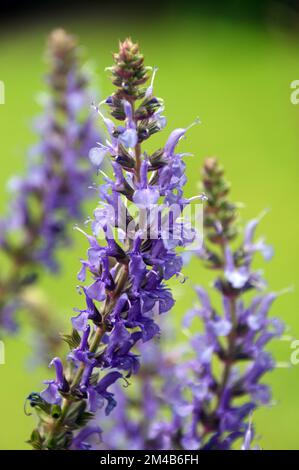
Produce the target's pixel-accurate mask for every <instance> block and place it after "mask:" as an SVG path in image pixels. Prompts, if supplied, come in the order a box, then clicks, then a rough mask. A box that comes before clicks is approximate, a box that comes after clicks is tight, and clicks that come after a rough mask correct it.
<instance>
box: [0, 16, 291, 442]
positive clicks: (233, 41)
mask: <svg viewBox="0 0 299 470" xmlns="http://www.w3.org/2000/svg"><path fill="white" fill-rule="evenodd" d="M183 13H184V14H183ZM185 13H186V12H182V11H181V10H180V9H173V10H162V11H160V12H159V13H157V14H155V12H153V11H152V10H149V11H145V12H144V14H142V15H139V16H138V17H137V16H132V15H130V14H128V12H126V14H125V15H124V16H122V11H121V10H119V11H118V12H116V13H115V14H112V13H109V11H108V12H107V11H105V12H101V10H100V9H99V10H96V11H93V10H89V9H88V8H86V9H85V11H84V12H81V13H80V14H76V13H72V12H71V11H68V12H66V13H59V12H58V11H57V12H56V13H55V12H54V13H53V12H52V14H51V16H48V15H39V16H38V17H37V18H36V19H35V20H34V19H32V17H30V16H28V15H27V16H25V17H24V18H25V20H23V19H22V18H23V17H22V16H20V17H19V18H18V19H16V20H15V21H13V20H12V19H10V22H9V23H7V25H6V27H2V28H1V41H0V58H1V67H0V80H2V81H3V82H4V83H5V91H6V97H5V98H6V102H5V105H1V106H0V128H1V139H0V158H1V166H0V188H1V196H0V209H1V213H3V211H4V210H5V204H6V201H7V198H8V196H7V194H6V191H5V184H6V181H7V179H8V178H9V177H11V176H12V175H14V174H15V173H20V172H22V171H23V169H24V166H25V151H26V149H27V148H28V146H29V145H30V144H31V143H33V142H34V141H35V137H34V135H33V134H32V132H31V130H30V118H31V117H32V116H34V115H35V114H36V113H37V112H38V111H39V107H38V105H37V103H36V101H35V99H34V97H35V95H36V92H37V91H39V90H42V89H43V86H42V83H41V81H42V76H43V75H44V73H45V64H44V62H43V60H42V54H43V46H44V43H45V38H46V35H47V33H48V32H49V31H50V29H51V28H53V27H57V26H63V27H65V28H67V29H68V30H69V31H71V32H73V33H75V34H76V35H77V36H79V38H80V42H81V44H83V45H84V46H85V48H86V50H85V56H86V57H88V58H91V59H93V61H94V63H95V64H96V71H97V77H98V81H97V85H98V87H100V90H101V95H102V96H106V95H107V94H108V93H109V91H110V90H111V84H110V82H109V80H108V78H107V76H106V74H105V72H104V68H105V67H106V66H109V65H110V64H111V51H113V50H115V49H116V47H117V42H118V40H119V39H123V38H124V37H125V36H127V35H131V36H132V38H133V39H134V40H138V41H139V42H140V44H141V47H142V50H143V52H144V54H145V56H146V61H147V63H148V64H150V65H157V66H158V67H159V72H158V75H157V79H156V84H155V87H156V91H157V94H158V96H161V97H163V98H164V99H165V105H166V116H167V118H168V127H167V129H166V130H165V131H164V132H163V133H161V134H160V135H159V136H156V137H155V138H154V139H155V143H156V144H157V146H158V145H159V144H160V145H161V144H162V142H163V141H164V139H165V138H166V137H167V135H168V133H169V132H170V130H171V129H172V128H173V127H177V126H179V127H184V126H187V125H188V124H190V123H191V122H192V121H193V120H194V118H195V117H196V116H199V117H200V118H201V120H202V124H201V126H198V127H196V128H193V129H192V130H191V131H190V133H188V136H187V140H186V141H183V142H182V143H181V144H180V145H181V148H182V149H184V150H186V151H190V152H192V153H194V154H195V156H194V157H192V158H189V159H188V177H189V181H188V186H187V192H188V194H189V195H194V194H195V193H198V192H199V180H200V167H201V164H202V162H203V158H204V157H205V156H211V155H213V156H214V155H215V156H218V157H219V158H220V160H221V162H222V163H223V165H224V166H225V168H226V173H227V177H228V179H229V180H230V181H231V183H232V194H233V197H234V199H235V200H237V201H242V202H244V203H245V207H244V209H243V210H242V213H241V215H242V218H243V219H247V218H248V217H252V216H255V215H257V214H259V213H260V212H261V210H262V209H263V208H265V207H266V208H270V209H271V211H270V213H269V214H268V215H267V217H266V218H265V219H264V220H263V222H262V226H261V227H260V229H259V233H260V234H265V235H266V237H267V239H268V241H270V242H271V244H273V245H274V247H275V258H274V261H273V262H271V263H270V264H269V265H266V266H265V272H266V277H267V279H268V280H269V284H270V285H271V287H272V288H273V289H276V290H281V289H282V288H285V287H288V286H290V285H296V282H297V278H298V273H299V253H298V248H297V243H298V235H299V233H298V222H297V203H298V194H299V185H298V183H299V181H298V169H299V168H298V166H299V163H298V161H299V160H298V155H299V105H298V106H294V105H292V104H291V102H290V92H291V90H290V83H291V82H292V81H293V80H295V79H299V38H298V36H297V34H296V32H295V31H294V28H292V30H290V29H289V28H286V27H285V25H284V27H282V26H281V25H279V24H277V22H273V21H267V20H266V21H265V19H264V18H263V21H260V20H259V19H258V20H256V21H254V20H253V19H252V18H250V20H249V19H248V20H246V19H244V18H240V16H237V17H234V15H231V16H230V15H224V16H223V15H222V16H221V15H216V14H211V11H210V12H209V14H201V12H199V11H196V12H195V13H194V14H185ZM189 13H190V12H189ZM191 13H192V12H191ZM212 13H213V12H212ZM292 20H294V18H292ZM292 24H294V21H292ZM287 26H289V24H288V25H287ZM74 238H75V240H74V244H73V246H72V247H71V248H70V249H68V250H66V251H65V252H61V253H60V254H59V256H60V259H61V261H62V262H63V271H62V273H61V275H60V276H59V277H51V276H49V275H45V276H43V278H42V281H41V283H42V285H43V288H44V290H45V292H46V293H47V296H48V298H49V303H50V305H51V306H52V307H53V309H54V311H55V312H56V315H57V318H58V317H60V320H59V321H62V322H64V323H65V328H66V330H67V328H68V320H69V318H70V317H71V316H72V308H73V307H74V306H76V305H78V294H77V292H76V283H77V281H76V273H77V271H78V269H79V258H80V257H84V253H85V249H86V242H85V240H84V239H83V237H82V236H81V235H80V234H77V233H74ZM259 261H260V264H259V266H261V264H262V260H259ZM0 269H1V268H0ZM187 274H188V276H189V280H188V282H187V283H185V284H184V285H183V286H182V285H181V284H179V282H178V281H175V282H172V286H173V288H174V289H175V291H176V295H177V299H178V300H177V303H176V306H175V308H174V310H173V312H171V314H170V315H171V316H172V318H173V323H174V324H175V325H177V327H178V328H179V325H180V319H181V318H182V316H183V313H184V312H185V311H186V309H187V308H189V307H190V306H191V305H192V303H193V301H194V300H195V296H194V293H193V291H192V285H194V284H196V283H202V284H204V285H209V283H210V281H211V276H210V275H209V274H208V275H207V273H206V272H204V271H203V270H202V268H201V266H200V262H199V261H198V260H196V259H195V260H193V261H192V263H191V266H190V267H188V269H187ZM273 314H276V315H279V316H280V317H281V318H282V319H284V321H285V322H286V324H287V325H288V326H289V334H290V335H292V336H293V337H294V338H299V318H298V314H299V298H298V294H297V292H296V290H295V291H294V292H293V293H291V294H288V295H284V296H282V297H280V298H279V299H278V301H277V302H276V304H275V306H274V308H273ZM23 323H24V324H26V319H23ZM46 327H47V325H45V328H46ZM30 344H31V339H30V333H29V331H27V328H26V325H25V328H24V329H23V330H22V333H21V334H19V335H17V336H16V337H14V338H9V339H8V338H7V339H6V340H5V348H6V364H5V365H0V380H1V387H0V416H1V422H2V425H1V428H0V448H1V449H22V448H28V446H26V444H25V441H26V439H27V438H28V436H29V434H30V431H31V429H32V426H33V419H34V418H32V417H26V416H25V414H24V412H23V404H24V398H25V397H26V395H28V394H29V393H30V392H31V391H33V390H40V383H41V381H42V380H43V379H45V378H47V377H49V371H48V370H45V369H43V368H41V367H40V368H38V369H34V368H32V367H30V364H29V363H28V356H29V355H30V354H32V351H31V347H30ZM271 349H272V351H273V352H274V354H275V356H276V358H277V360H278V361H279V362H287V361H289V359H290V354H291V348H290V343H289V342H286V341H284V342H282V341H278V342H276V343H275V345H273V346H272V348H271ZM268 382H269V383H271V384H272V386H273V397H274V400H275V402H276V403H275V406H273V407H269V408H265V409H262V410H260V411H257V412H256V413H255V415H254V421H255V423H256V428H257V434H258V435H259V436H261V438H260V445H261V446H262V447H263V448H264V449H299V437H298V430H297V422H298V420H299V406H298V399H297V396H298V386H299V365H298V366H293V367H291V368H282V367H280V368H278V369H276V370H275V372H273V373H272V374H269V376H268Z"/></svg>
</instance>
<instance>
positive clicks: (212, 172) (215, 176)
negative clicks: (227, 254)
mask: <svg viewBox="0 0 299 470" xmlns="http://www.w3.org/2000/svg"><path fill="white" fill-rule="evenodd" d="M223 174H224V171H223V168H222V166H221V165H220V164H219V162H218V160H217V158H215V157H209V158H207V159H206V160H205V162H204V166H203V169H202V182H203V189H204V194H205V196H206V197H207V200H206V204H205V206H204V214H205V216H204V226H205V228H206V237H207V238H208V239H209V241H210V242H211V243H216V244H219V245H222V244H223V243H226V242H228V241H230V240H232V239H234V238H235V237H236V235H237V227H236V217H237V207H236V204H233V203H231V202H230V201H229V200H228V195H229V188H230V186H229V184H228V183H227V182H226V181H225V179H224V176H223ZM219 227H221V230H219Z"/></svg>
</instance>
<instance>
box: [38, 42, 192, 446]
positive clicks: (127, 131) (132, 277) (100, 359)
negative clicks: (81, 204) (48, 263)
mask: <svg viewBox="0 0 299 470" xmlns="http://www.w3.org/2000/svg"><path fill="white" fill-rule="evenodd" d="M114 60H115V65H114V66H113V67H112V80H113V83H114V85H116V91H115V92H114V93H113V94H112V95H111V96H110V97H109V99H108V100H106V101H105V102H102V103H101V104H100V105H99V107H100V106H101V105H102V104H103V105H104V104H106V105H108V107H109V110H110V112H111V116H112V118H114V119H115V120H116V121H121V124H120V125H117V124H116V123H115V124H114V121H112V120H107V118H105V117H104V116H103V115H102V113H101V112H100V111H99V109H98V113H99V115H100V116H101V117H102V118H103V119H104V123H105V124H106V127H107V130H108V134H109V135H108V139H107V141H106V145H105V146H102V145H100V147H99V149H98V148H95V147H94V146H92V150H91V152H90V158H91V159H92V160H93V163H94V164H95V166H98V165H99V164H100V163H101V161H102V156H103V154H105V155H106V153H107V157H108V155H109V158H110V159H111V164H112V165H111V166H112V170H113V177H108V176H106V175H104V181H103V184H101V185H100V187H99V194H100V197H101V201H100V206H99V207H98V208H96V210H95V212H94V218H93V220H92V221H91V229H92V235H87V234H85V235H86V236H87V238H88V241H89V244H90V247H89V249H88V251H87V260H84V261H83V262H82V269H81V271H80V272H79V275H78V277H79V280H80V282H82V283H85V282H86V283H87V286H86V285H84V286H82V290H83V293H84V296H85V301H86V306H85V307H84V308H82V309H76V311H77V312H78V315H77V316H76V317H73V318H72V326H73V332H72V334H71V335H65V336H64V339H65V340H66V341H67V343H68V344H69V346H70V348H71V351H70V353H69V354H68V356H67V359H68V364H66V365H64V368H63V369H62V367H61V363H60V362H59V361H58V360H57V359H55V360H54V362H53V364H54V365H55V367H56V369H57V374H58V375H59V378H57V381H55V382H54V383H53V384H52V388H53V385H54V386H55V387H56V391H57V392H58V393H60V394H61V400H62V403H61V417H60V419H59V420H56V421H55V419H54V418H53V416H51V410H49V411H48V414H49V416H47V419H40V420H39V424H38V429H37V430H35V435H36V433H38V435H39V436H40V437H41V441H42V443H43V444H42V448H44V449H73V448H78V446H79V447H80V448H81V449H82V448H84V449H85V448H88V444H89V434H88V432H87V434H84V429H87V428H88V427H89V423H88V422H89V421H90V420H92V419H93V418H94V416H95V414H98V413H99V412H100V413H101V412H103V411H104V413H103V414H104V415H105V416H108V415H109V416H110V414H111V413H112V412H113V413H114V412H115V410H114V408H115V407H116V408H117V394H116V393H115V392H114V391H111V390H114V389H115V387H116V386H117V385H116V384H117V382H120V380H121V379H122V378H123V379H124V380H125V382H126V383H127V384H128V381H127V379H128V378H129V377H131V376H133V375H134V374H136V373H137V372H138V370H139V368H140V354H139V353H138V352H137V351H136V350H135V348H136V346H137V345H140V344H141V343H146V342H150V340H152V339H153V338H154V337H155V336H158V335H159V333H160V329H159V326H158V325H157V323H156V318H157V317H158V316H159V315H160V314H163V313H166V312H168V311H169V310H170V309H171V308H172V307H173V305H174V299H173V297H172V293H171V291H170V290H169V288H168V287H167V281H168V280H169V279H170V278H172V277H173V276H176V275H178V274H179V273H180V270H181V268H182V264H183V263H182V259H181V256H180V255H179V254H178V253H177V247H185V246H187V245H188V243H190V242H192V241H193V236H192V233H191V232H192V231H190V229H189V227H188V226H187V225H185V222H184V221H183V218H182V211H183V209H184V207H185V206H186V205H187V204H189V201H188V200H187V199H185V198H184V197H183V189H184V185H185V183H186V176H185V164H184V163H183V160H182V158H183V156H182V155H179V154H176V153H175V144H174V140H178V137H176V138H175V139H174V138H173V140H172V143H169V142H168V144H167V145H166V149H167V148H168V149H170V150H171V155H169V156H168V155H166V154H165V150H164V149H159V150H157V151H156V152H154V154H152V155H149V153H147V152H145V151H144V149H143V142H144V141H145V140H147V139H148V138H149V137H151V135H153V134H154V133H156V132H159V131H160V130H161V116H160V112H162V109H163V106H162V101H161V100H160V99H158V98H155V97H154V96H152V94H151V95H150V96H148V95H147V96H145V93H144V91H143V90H144V89H143V85H144V84H145V83H146V81H147V79H148V77H147V70H148V69H147V68H146V67H145V66H144V64H143V56H142V55H141V54H140V52H139V49H138V46H137V45H136V44H133V43H132V42H131V40H126V41H124V42H123V43H121V44H120V50H119V52H118V53H117V54H115V55H114ZM180 132H181V131H180ZM184 132H185V131H184ZM160 199H161V201H163V206H161V207H159V206H158V205H157V203H158V201H159V200H160ZM174 201H177V202H178V207H177V211H176V213H175V217H174V218H173V224H172V225H170V228H169V229H168V228H165V227H161V223H158V224H157V225H158V226H156V227H154V234H155V235H156V236H152V229H153V227H152V225H153V217H152V214H149V212H150V211H149V209H152V206H155V210H157V212H158V215H160V217H158V219H159V220H161V219H162V215H163V214H162V210H165V209H166V208H168V207H169V206H170V205H171V204H173V202H174ZM132 202H134V203H135V205H134V211H135V209H136V205H137V206H138V207H139V208H141V209H144V211H143V212H144V213H145V214H143V213H142V214H141V216H140V220H139V221H138V223H137V224H135V225H133V224H132V222H134V217H133V214H132V212H133V211H132V205H131V206H130V203H132ZM140 212H142V211H140ZM143 215H145V217H144V218H143ZM148 215H149V217H147V216H148ZM121 216H123V217H121ZM143 219H144V220H143ZM180 219H182V220H181V221H178V220H180ZM141 222H142V223H141ZM174 232H175V235H176V237H175V238H174V237H173V234H174ZM83 233H84V232H83ZM117 235H119V236H117ZM100 236H102V238H101V239H100ZM172 238H173V239H172ZM86 279H88V281H85V280H86ZM63 374H64V375H63ZM61 375H63V384H62V385H61V383H60V380H61ZM56 391H55V394H54V398H55V402H56V398H57V397H56ZM43 393H44V392H43ZM145 393H147V394H150V391H149V390H145ZM48 395H49V394H48ZM48 395H47V394H46V395H44V400H45V401H47V399H48ZM51 397H52V395H51ZM51 397H50V399H51V402H50V401H48V404H52V403H54V402H53V398H51ZM172 401H173V403H176V404H177V406H178V407H179V408H180V413H179V414H180V416H181V415H182V416H183V415H186V413H187V412H188V409H189V404H188V403H186V401H185V400H184V399H183V398H182V399H179V400H176V399H175V397H174V393H172ZM35 405H36V404H35ZM43 405H44V404H43ZM43 408H46V410H48V408H47V407H45V406H43ZM50 408H51V407H50ZM35 409H36V410H37V411H38V405H36V408H35ZM151 411H152V408H151V406H149V408H148V409H147V411H146V413H147V414H148V415H149V414H150V413H151ZM103 419H106V418H103ZM109 419H110V418H109ZM101 428H102V426H101ZM80 433H83V434H80ZM82 435H83V440H82ZM161 435H163V442H164V443H163V446H166V442H168V441H169V440H168V438H167V435H166V430H165V432H163V433H162V431H161ZM33 444H34V443H33Z"/></svg>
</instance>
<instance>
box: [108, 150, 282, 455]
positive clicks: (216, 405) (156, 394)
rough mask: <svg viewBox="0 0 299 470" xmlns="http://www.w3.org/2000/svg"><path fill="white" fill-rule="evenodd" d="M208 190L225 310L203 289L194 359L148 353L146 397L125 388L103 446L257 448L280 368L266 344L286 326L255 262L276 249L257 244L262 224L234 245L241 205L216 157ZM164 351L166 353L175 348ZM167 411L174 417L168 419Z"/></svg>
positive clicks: (208, 251)
mask: <svg viewBox="0 0 299 470" xmlns="http://www.w3.org/2000/svg"><path fill="white" fill-rule="evenodd" d="M203 185H204V190H205V194H207V196H208V200H207V202H206V204H205V208H204V212H205V218H204V225H205V227H206V233H205V246H204V249H203V250H202V252H201V256H202V257H203V259H204V261H205V264H206V266H208V267H210V268H213V269H215V270H218V271H219V274H218V272H217V276H216V281H215V283H214V288H215V289H216V292H217V294H219V293H220V296H221V300H222V312H221V313H218V309H217V310H216V309H215V308H214V307H213V305H212V301H211V299H210V296H209V295H208V293H207V292H206V290H205V289H204V288H203V287H197V288H196V291H197V294H198V297H199V300H200V306H198V307H195V308H194V309H192V310H191V311H190V312H188V313H187V315H186V317H185V320H184V328H185V329H187V328H189V326H190V324H191V321H192V320H193V318H194V317H199V318H200V319H201V321H202V323H203V333H200V334H197V335H195V336H191V339H190V346H189V349H190V350H193V352H194V357H193V358H192V357H191V358H189V359H187V360H186V361H185V362H183V361H178V360H177V358H176V359H174V358H175V355H176V354H175V351H174V350H173V348H170V347H169V348H168V349H171V353H167V354H166V353H165V352H164V351H163V350H161V349H160V348H159V345H157V344H156V346H155V349H154V350H153V351H151V353H150V355H148V357H149V358H150V361H149V363H150V367H149V364H145V365H144V371H143V372H142V371H141V373H140V374H139V377H140V382H141V385H140V387H141V388H142V387H143V386H144V387H146V394H145V391H144V392H143V393H141V394H139V395H136V393H135V394H134V395H133V396H132V395H128V396H125V392H124V391H121V390H118V391H117V393H118V396H119V400H122V402H123V403H124V404H125V406H126V407H125V409H123V408H124V407H123V408H122V409H120V410H117V412H115V413H114V414H113V415H112V420H114V426H111V423H109V424H110V428H109V431H108V432H107V433H105V434H104V439H103V444H102V447H103V448H106V449H115V448H116V446H118V447H119V448H122V449H127V448H129V447H128V446H130V445H132V440H133V439H132V438H133V435H134V434H135V433H136V432H137V434H138V440H135V444H136V445H137V446H138V448H139V449H181V448H184V449H188V450H191V449H214V450H217V449H218V450H220V449H223V450H227V449H231V448H232V446H233V443H234V442H235V441H236V439H238V438H243V440H244V442H243V448H244V449H249V448H250V443H251V441H252V440H253V437H254V432H253V427H252V424H251V418H250V415H251V413H252V411H253V410H254V409H256V408H257V407H259V406H262V405H267V404H269V403H270V401H271V390H270V388H269V387H268V386H266V385H265V384H263V383H261V379H262V377H263V376H264V375H265V374H266V373H267V372H270V371H272V370H273V369H274V367H275V363H274V360H273V358H272V357H271V355H270V354H269V353H268V352H266V350H265V347H266V345H267V343H268V342H269V341H270V340H271V339H273V338H275V337H279V336H280V335H281V334H282V332H283V324H282V323H281V321H280V320H278V319H277V318H274V317H272V318H269V316H268V314H269V310H270V307H271V304H272V303H273V301H274V300H275V299H276V297H277V294H276V293H273V292H270V293H269V292H267V293H266V292H263V288H264V287H265V283H264V281H263V280H262V278H261V275H260V273H258V272H254V271H253V270H252V267H251V264H252V260H253V255H254V254H255V253H256V252H258V251H259V252H261V253H262V254H263V255H264V257H265V258H266V259H269V258H270V256H271V254H272V250H271V248H270V247H269V246H268V245H266V244H265V242H264V241H263V240H259V241H254V233H255V229H256V227H257V225H258V222H259V219H255V220H252V221H250V222H249V223H248V224H247V226H246V227H245V230H244V234H243V240H242V243H241V245H240V246H239V248H238V249H237V250H235V251H233V249H232V247H231V244H232V241H234V243H237V240H238V239H237V235H238V230H237V226H236V222H237V213H236V205H235V204H233V203H231V202H229V200H228V194H229V186H228V184H227V183H226V182H225V180H224V177H223V169H222V168H221V167H220V165H219V164H218V162H217V160H216V159H214V158H209V159H207V160H206V161H205V164H204V168H203ZM248 291H252V296H251V297H250V296H249V297H248V296H247V295H246V293H247V292H248ZM163 346H164V350H165V349H166V348H167V343H166V344H164V345H163ZM184 350H185V351H186V350H187V348H186V347H184ZM171 356H172V357H171ZM180 356H181V354H180ZM189 356H190V353H189ZM157 358H159V359H158V360H156V359H157ZM151 359H152V360H151ZM166 363H167V366H165V364H166ZM163 365H164V369H165V370H166V372H167V373H166V372H165V371H163ZM161 366H162V370H161ZM148 371H150V372H149V373H148ZM121 394H122V395H123V398H122V397H121ZM190 397H191V399H190ZM149 408H151V411H150V413H147V410H148V409H149ZM167 408H168V415H169V409H170V411H171V419H169V418H166V416H167V414H166V415H165V409H166V410H167ZM107 426H108V424H107Z"/></svg>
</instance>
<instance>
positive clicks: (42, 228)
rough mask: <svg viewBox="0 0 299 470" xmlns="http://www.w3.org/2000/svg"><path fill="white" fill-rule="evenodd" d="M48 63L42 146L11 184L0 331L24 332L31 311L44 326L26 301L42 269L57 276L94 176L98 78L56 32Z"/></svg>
mask: <svg viewBox="0 0 299 470" xmlns="http://www.w3.org/2000/svg"><path fill="white" fill-rule="evenodd" d="M47 59H48V63H49V73H48V75H47V77H46V83H47V87H48V95H47V99H46V103H45V109H44V112H43V115H42V116H41V117H39V118H37V119H36V124H35V127H36V129H37V132H38V134H39V142H38V144H37V145H36V146H35V147H34V148H32V149H31V152H30V155H29V164H28V167H27V173H26V176H24V177H23V178H14V179H13V180H12V181H11V183H10V189H11V191H12V200H11V202H10V206H9V210H8V211H7V216H6V218H5V219H2V220H1V222H0V224H1V235H0V248H1V250H2V253H3V254H4V255H5V257H6V258H7V259H6V262H7V263H8V266H9V267H8V269H7V270H6V272H7V273H8V274H7V275H5V276H3V277H1V279H0V327H1V329H6V330H15V329H16V327H17V323H16V320H15V313H16V311H17V310H18V309H20V308H24V307H26V306H27V307H28V309H29V310H30V311H31V313H32V315H31V316H30V319H31V320H32V321H33V322H34V321H35V320H36V321H37V323H38V324H39V323H40V321H41V319H42V321H44V316H45V313H46V312H45V307H44V306H43V307H42V311H39V309H38V308H37V305H36V302H35V300H34V302H33V304H34V305H32V302H31V301H29V298H31V297H32V295H31V294H30V295H27V294H26V295H24V293H25V291H26V288H27V287H28V285H31V284H32V283H33V282H34V281H35V280H36V276H37V272H38V270H39V267H40V265H44V266H46V267H47V268H49V269H50V270H52V271H56V270H57V268H58V264H57V261H56V259H55V255H56V250H57V248H58V247H60V246H62V245H65V244H66V243H68V242H69V238H68V230H67V228H68V226H69V222H70V220H74V219H75V220H78V219H79V220H80V219H81V220H82V218H83V214H82V203H83V202H84V201H85V200H86V198H87V197H88V195H89V194H90V191H89V190H88V186H90V184H91V176H92V169H91V165H90V162H89V160H88V152H89V150H90V148H91V147H92V145H94V141H95V140H96V139H97V137H99V133H98V131H97V130H96V127H95V123H94V116H91V115H90V113H88V105H91V103H92V101H93V100H92V98H91V96H90V90H89V81H90V78H89V74H88V73H87V72H85V71H83V69H82V68H81V66H80V63H79V58H78V46H77V43H76V40H75V39H74V37H73V36H71V35H70V34H67V33H66V32H65V31H64V30H62V29H58V30H55V31H53V32H52V33H51V34H50V36H49V40H48V45H47ZM28 304H29V305H28ZM52 336H53V335H52Z"/></svg>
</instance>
